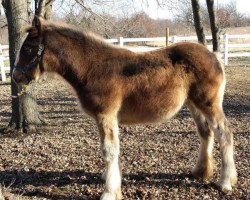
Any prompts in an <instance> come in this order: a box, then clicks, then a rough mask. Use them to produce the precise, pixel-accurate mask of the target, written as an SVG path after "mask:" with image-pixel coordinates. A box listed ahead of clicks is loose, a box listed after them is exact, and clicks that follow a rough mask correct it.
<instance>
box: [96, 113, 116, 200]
mask: <svg viewBox="0 0 250 200" xmlns="http://www.w3.org/2000/svg"><path fill="white" fill-rule="evenodd" d="M98 118H99V123H100V124H99V126H101V127H100V131H101V132H102V133H101V134H103V144H102V151H103V156H104V161H105V164H106V171H105V172H104V174H105V180H106V181H105V191H104V193H103V194H102V196H101V200H113V199H114V200H116V199H120V198H121V193H120V192H121V173H120V168H119V153H120V150H119V149H120V145H119V130H118V123H117V119H116V118H114V117H113V116H99V117H98Z"/></svg>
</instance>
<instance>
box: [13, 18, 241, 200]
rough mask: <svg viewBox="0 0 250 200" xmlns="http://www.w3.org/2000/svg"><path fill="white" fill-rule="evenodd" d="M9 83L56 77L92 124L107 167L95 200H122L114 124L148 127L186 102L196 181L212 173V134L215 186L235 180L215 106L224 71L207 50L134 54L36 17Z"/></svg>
mask: <svg viewBox="0 0 250 200" xmlns="http://www.w3.org/2000/svg"><path fill="white" fill-rule="evenodd" d="M27 33H28V35H27V37H26V39H25V41H24V42H23V45H22V47H21V49H20V53H19V57H18V58H17V61H16V66H15V69H14V71H13V79H14V80H15V81H16V82H17V83H19V84H28V83H29V82H30V81H31V80H32V79H38V78H39V77H40V75H41V74H42V73H43V72H54V73H58V74H59V75H61V76H62V77H63V78H64V79H65V80H66V81H67V82H69V84H70V85H71V86H72V88H74V90H75V91H76V94H77V96H78V98H79V100H80V103H81V106H82V108H83V109H84V111H85V112H86V113H88V114H89V115H90V116H92V117H93V118H94V119H95V120H96V123H97V126H98V128H99V133H100V139H101V150H102V153H103V156H104V161H105V164H106V169H105V173H104V178H105V181H106V182H105V190H104V193H103V194H102V196H101V199H102V200H117V199H121V198H122V195H121V171H120V168H119V128H118V124H119V123H121V124H136V123H152V122H159V121H165V120H167V119H169V118H171V117H173V116H174V115H175V114H176V113H177V112H178V111H179V110H180V109H181V107H182V106H183V105H184V104H186V105H187V107H188V108H189V110H190V112H191V113H192V116H193V118H194V120H195V122H196V125H197V129H198V133H199V136H200V141H201V144H200V150H199V157H198V161H197V163H196V165H195V167H194V169H193V170H192V174H193V175H194V176H195V177H199V178H202V179H209V178H210V177H211V176H212V173H213V163H212V150H213V142H214V135H215V137H216V138H217V140H218V141H219V144H220V150H221V157H222V169H221V178H220V186H221V188H222V190H223V191H228V190H231V189H232V186H233V185H235V184H236V182H237V173H236V168H235V163H234V158H233V135H232V133H231V132H230V131H229V130H228V127H227V122H226V118H225V115H224V112H223V108H222V102H223V95H224V88H225V82H226V81H225V74H224V68H223V65H222V64H221V63H220V62H219V60H218V59H217V56H216V55H215V54H214V53H211V52H209V51H208V50H207V49H206V47H204V46H202V45H200V44H196V43H177V44H174V45H171V46H170V47H167V48H162V49H160V50H156V51H152V52H147V53H134V52H131V51H129V50H126V49H123V48H119V47H116V46H113V45H110V44H107V43H105V41H104V40H103V39H101V38H98V37H96V36H94V35H93V34H89V33H86V32H84V31H82V30H78V29H76V28H74V27H70V26H68V25H65V24H62V23H52V22H49V21H45V20H43V19H41V18H37V17H35V19H34V21H33V26H31V27H29V28H28V29H27Z"/></svg>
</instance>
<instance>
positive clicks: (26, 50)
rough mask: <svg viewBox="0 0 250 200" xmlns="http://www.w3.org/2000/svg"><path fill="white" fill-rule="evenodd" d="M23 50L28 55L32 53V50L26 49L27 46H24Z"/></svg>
mask: <svg viewBox="0 0 250 200" xmlns="http://www.w3.org/2000/svg"><path fill="white" fill-rule="evenodd" d="M23 50H24V51H25V53H28V54H30V53H31V51H32V49H31V48H30V47H28V46H24V47H23Z"/></svg>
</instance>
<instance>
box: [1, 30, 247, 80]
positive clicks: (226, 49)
mask: <svg viewBox="0 0 250 200" xmlns="http://www.w3.org/2000/svg"><path fill="white" fill-rule="evenodd" d="M220 37H221V41H222V43H221V49H222V58H223V60H224V64H225V65H228V59H229V58H230V57H232V58H235V57H250V43H243V44H240V43H239V42H237V43H232V41H231V40H235V39H249V41H250V34H244V35H228V34H225V35H221V36H220ZM206 40H212V36H206ZM106 41H107V42H108V43H113V44H117V45H119V46H120V47H125V48H128V49H130V50H131V51H135V52H140V51H141V52H145V51H151V50H156V49H159V48H162V47H163V46H162V47H149V46H137V47H136V46H125V44H127V43H141V42H162V44H166V37H151V38H123V37H119V38H117V39H107V40H106ZM182 41H197V37H196V36H185V37H180V36H171V37H168V42H169V43H176V42H182ZM207 47H208V49H212V45H207ZM237 48H239V49H240V50H241V51H242V49H244V48H245V49H246V51H244V52H234V53H233V52H231V50H232V49H237ZM8 49H9V46H8V45H1V44H0V70H1V79H2V81H6V73H5V72H6V71H10V67H9V66H8V65H7V64H6V60H9V57H8V56H7V55H4V54H3V51H6V50H8ZM249 64H250V63H249ZM6 65H7V66H6Z"/></svg>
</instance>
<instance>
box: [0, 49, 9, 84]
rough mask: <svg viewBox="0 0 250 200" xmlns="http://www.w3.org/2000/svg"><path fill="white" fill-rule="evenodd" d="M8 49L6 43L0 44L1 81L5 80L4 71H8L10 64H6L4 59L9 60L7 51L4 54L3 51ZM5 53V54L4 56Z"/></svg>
mask: <svg viewBox="0 0 250 200" xmlns="http://www.w3.org/2000/svg"><path fill="white" fill-rule="evenodd" d="M7 50H9V46H8V45H1V44H0V71H1V78H2V81H6V73H5V72H6V71H10V66H9V65H7V64H6V61H7V60H9V56H8V55H9V53H7V55H6V54H4V53H3V51H7ZM5 55H6V56H5Z"/></svg>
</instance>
